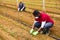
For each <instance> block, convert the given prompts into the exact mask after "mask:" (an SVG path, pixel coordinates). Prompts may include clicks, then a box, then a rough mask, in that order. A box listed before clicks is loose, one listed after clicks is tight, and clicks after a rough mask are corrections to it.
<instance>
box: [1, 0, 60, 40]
mask: <svg viewBox="0 0 60 40" xmlns="http://www.w3.org/2000/svg"><path fill="white" fill-rule="evenodd" d="M20 1H22V2H24V3H25V5H26V12H18V11H17V8H18V6H17V2H16V0H0V40H55V39H54V38H52V37H49V36H47V35H42V34H39V35H37V36H32V35H30V34H29V30H30V29H31V25H32V24H33V20H34V17H33V15H32V12H33V11H34V10H35V9H38V10H40V11H43V7H42V0H19V1H18V3H19V2H20ZM45 7H46V8H45V11H46V13H47V14H48V15H50V16H51V18H52V19H53V20H54V22H55V24H54V26H53V28H52V30H51V35H52V36H53V35H54V36H55V37H58V38H60V0H45Z"/></svg>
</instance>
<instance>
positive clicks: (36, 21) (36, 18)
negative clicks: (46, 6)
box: [32, 17, 38, 29]
mask: <svg viewBox="0 0 60 40" xmlns="http://www.w3.org/2000/svg"><path fill="white" fill-rule="evenodd" d="M35 19H38V17H35ZM36 22H38V21H36V20H35V21H34V23H33V25H32V29H34V24H35V23H36Z"/></svg>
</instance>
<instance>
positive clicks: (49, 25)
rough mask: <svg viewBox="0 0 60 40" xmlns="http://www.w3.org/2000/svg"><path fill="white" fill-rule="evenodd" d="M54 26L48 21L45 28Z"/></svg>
mask: <svg viewBox="0 0 60 40" xmlns="http://www.w3.org/2000/svg"><path fill="white" fill-rule="evenodd" d="M52 26H53V24H52V23H46V24H45V26H44V27H45V28H51V27H52Z"/></svg>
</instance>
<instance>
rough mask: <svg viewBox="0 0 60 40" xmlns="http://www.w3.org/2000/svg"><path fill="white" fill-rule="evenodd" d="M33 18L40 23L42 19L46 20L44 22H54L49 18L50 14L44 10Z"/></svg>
mask: <svg viewBox="0 0 60 40" xmlns="http://www.w3.org/2000/svg"><path fill="white" fill-rule="evenodd" d="M35 20H36V21H38V22H40V23H42V21H46V22H52V23H53V24H54V21H53V20H52V19H51V18H50V16H49V15H47V14H46V13H44V12H41V14H40V16H39V17H38V18H35Z"/></svg>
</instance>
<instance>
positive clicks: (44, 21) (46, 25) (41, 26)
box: [30, 10, 54, 35]
mask: <svg viewBox="0 0 60 40" xmlns="http://www.w3.org/2000/svg"><path fill="white" fill-rule="evenodd" d="M33 16H34V17H35V21H34V23H33V26H32V29H31V30H30V33H31V34H33V35H37V34H38V33H39V32H41V33H42V34H48V33H49V29H50V28H52V26H53V24H54V21H53V20H52V19H51V18H50V16H49V15H47V14H46V13H45V12H39V11H38V10H35V11H34V12H33ZM34 28H38V30H37V31H34Z"/></svg>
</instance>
